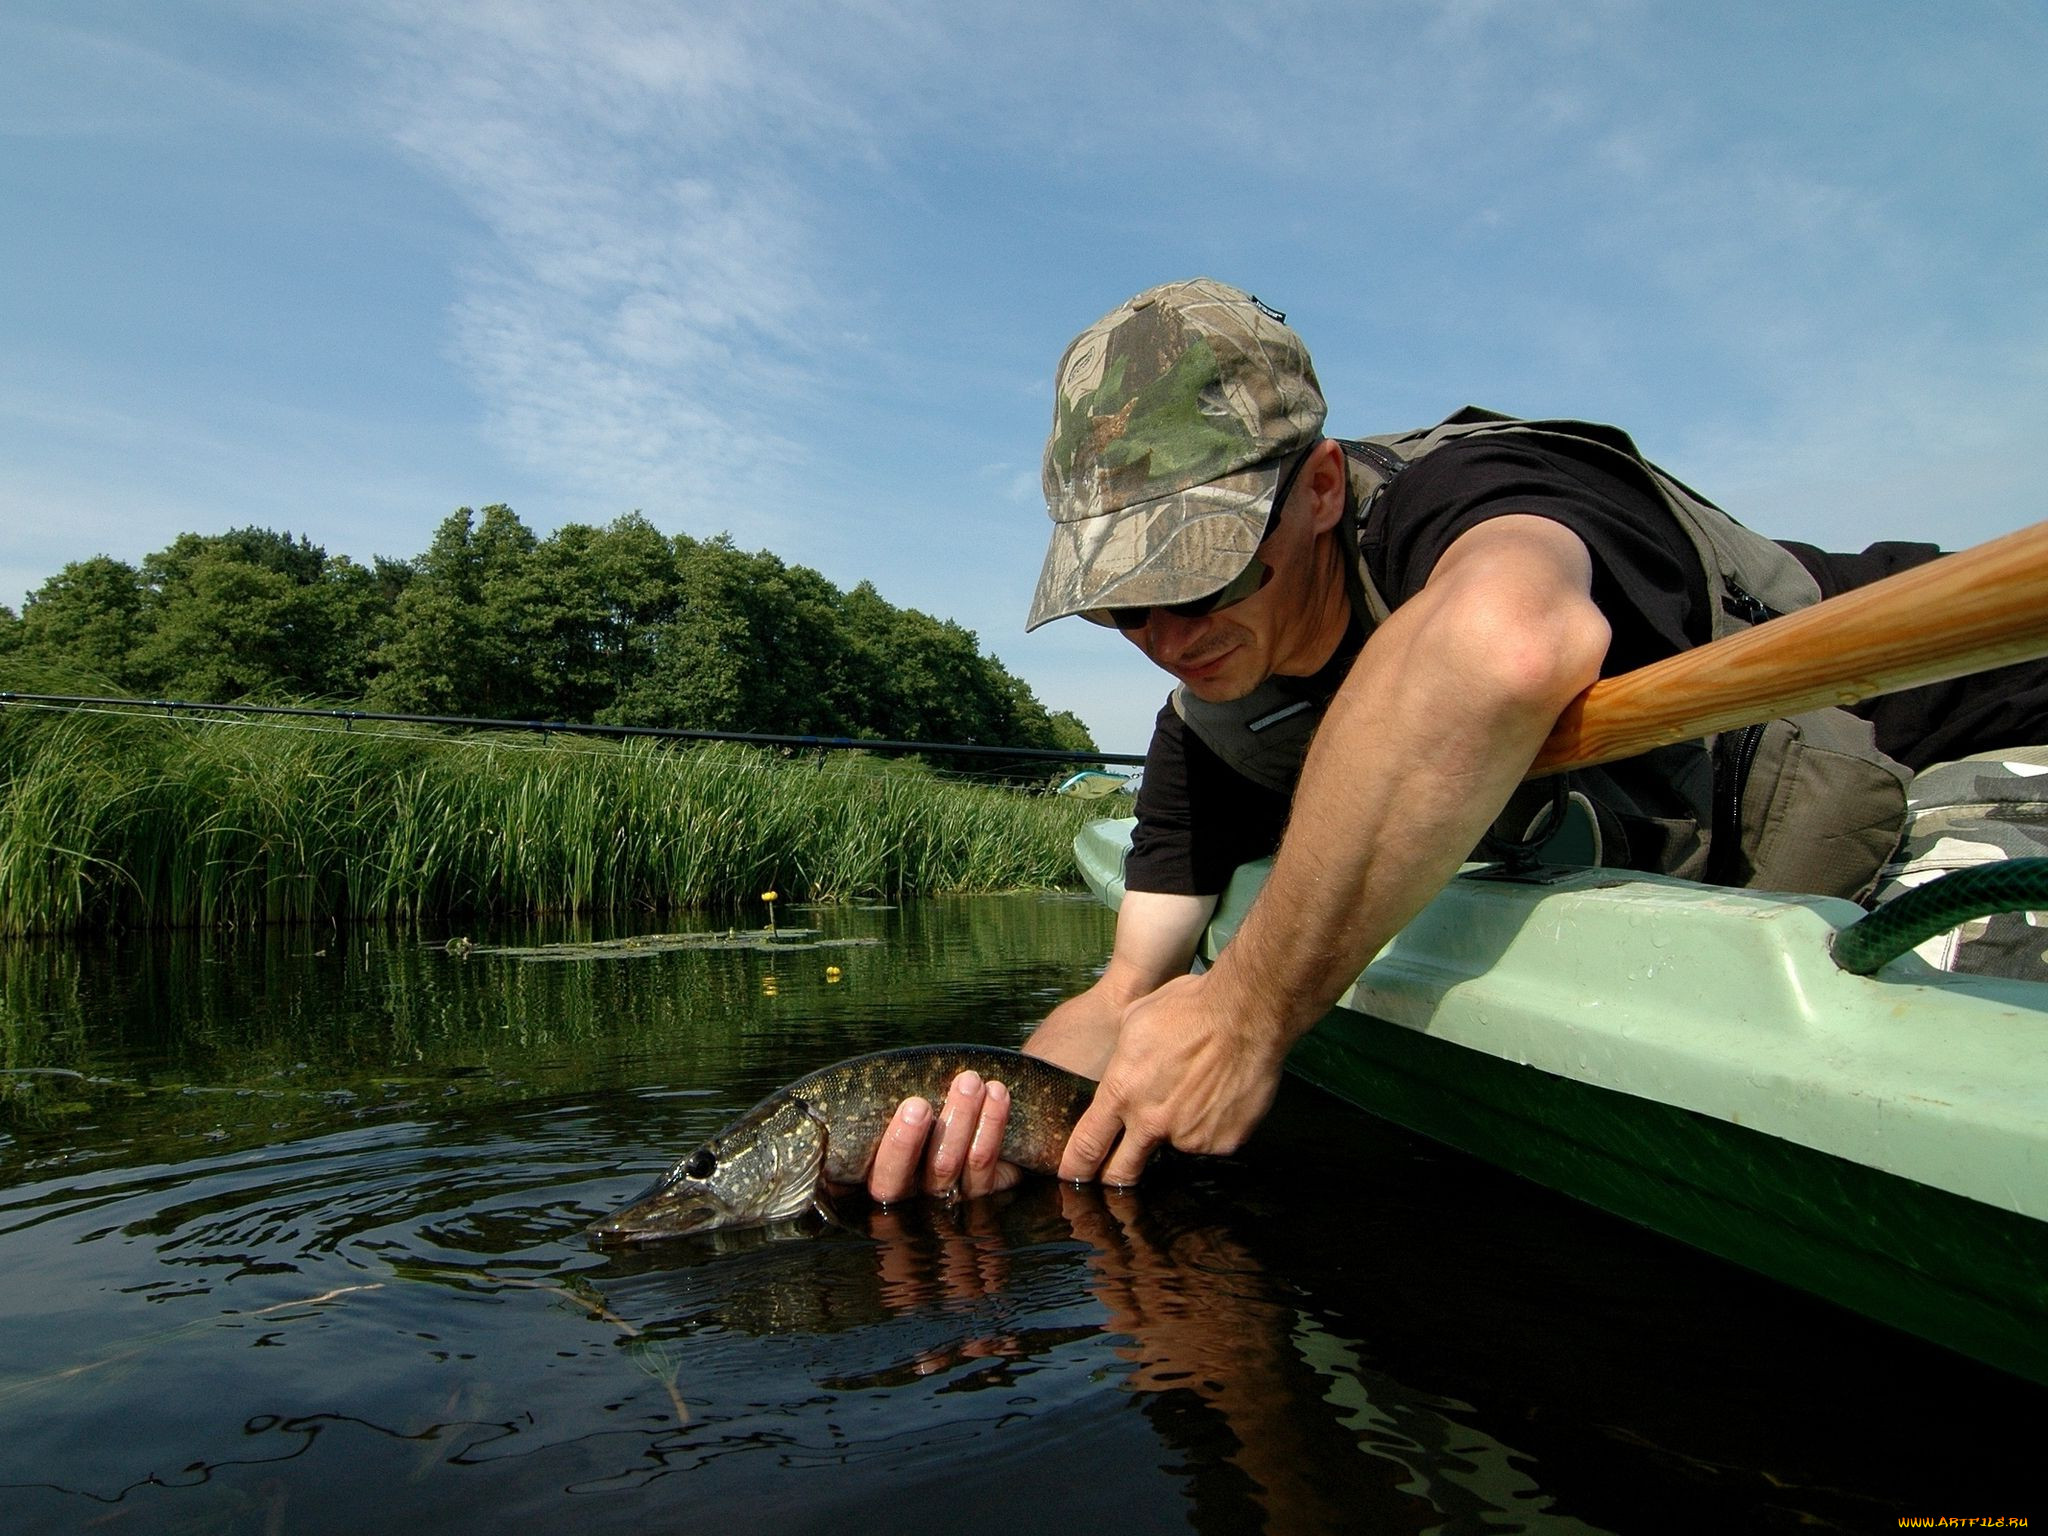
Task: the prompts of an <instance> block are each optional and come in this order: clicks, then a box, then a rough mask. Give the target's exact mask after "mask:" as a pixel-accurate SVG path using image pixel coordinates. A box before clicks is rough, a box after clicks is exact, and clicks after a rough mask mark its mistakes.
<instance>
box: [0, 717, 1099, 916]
mask: <svg viewBox="0 0 2048 1536" xmlns="http://www.w3.org/2000/svg"><path fill="white" fill-rule="evenodd" d="M1092 814H1099V812H1096V811H1091V810H1090V809H1089V808H1088V806H1086V805H1085V804H1082V803H1078V802H1076V801H1074V800H1072V799H1071V798H1067V797H1062V796H1057V795H1050V794H1039V793H1026V792H1021V791H1018V790H1015V789H1008V788H1002V787H997V786H992V785H986V784H975V783H968V782H962V781H957V780H949V779H945V778H941V777H938V776H935V775H933V774H930V773H927V772H919V771H917V769H916V768H915V767H914V766H906V765H902V764H896V763H891V762H887V761H884V760H881V759H878V758H872V757H866V756H862V755H857V754H839V755H836V756H835V757H833V758H831V759H830V760H823V759H818V760H813V759H810V758H791V757H786V756H780V755H777V754H774V753H771V752H767V751H762V750H759V749H754V748H746V747H737V746H724V745H719V746H700V747H684V748H678V747H675V746H672V745H668V744H663V743H656V742H652V741H628V742H621V743H612V742H603V741H593V740H589V739H582V738H571V737H564V736H538V737H536V736H528V735H523V734H519V733H514V732H499V733H479V734H461V735H458V734H453V733H448V732H436V731H431V730H406V729H393V728H386V727H379V728H377V729H369V728H365V727H362V726H358V727H356V728H355V729H348V728H346V727H345V726H344V725H342V724H341V723H337V722H328V721H305V722H294V723H292V724H290V725H286V726H279V725H276V724H259V723H254V722H244V721H230V720H197V719H192V718H184V717H181V718H177V719H167V718H162V717H158V716H152V715H142V714H137V713H122V712H111V713H109V712H95V711H87V710H78V711H61V712H60V711H48V710H33V709H28V708H22V707H10V708H7V709H5V710H4V711H0V933H13V934H21V933H33V932H64V931H71V930H76V929H81V928H89V927H105V926H120V925H140V926H178V927H183V926H191V925H200V926H219V925H235V926H241V925H248V924H256V923H304V922H315V921H326V920H329V919H342V918H350V919H391V920H401V921H417V920H420V919H423V918H429V917H436V916H441V915H451V914H457V913H467V912H488V913H517V912H534V913H552V912H565V913H579V914H580V913H606V912H625V911H636V910H644V911H663V910H671V909H677V908H693V907H726V906H731V907H738V906H740V905H741V904H743V903H745V904H748V905H750V906H751V904H753V903H755V902H757V901H758V900H759V897H760V894H761V893H762V892H764V891H768V890H775V891H778V892H780V893H784V894H787V895H789V896H790V897H791V899H793V900H812V901H816V900H833V899H839V900H844V899H854V898H860V897H877V896H883V897H894V896H901V895H921V894H934V893H940V892H955V891H994V890H1017V889H1031V888H1050V887H1058V886H1066V885H1070V884H1072V883H1073V865H1072V855H1071V853H1070V844H1071V840H1072V837H1073V834H1074V832H1075V830H1076V829H1077V828H1078V827H1079V826H1080V824H1081V823H1082V822H1083V821H1084V820H1086V819H1087V818H1088V817H1089V816H1090V815H1092ZM753 910H754V911H756V912H758V911H759V908H758V907H754V908H753Z"/></svg>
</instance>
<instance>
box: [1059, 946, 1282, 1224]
mask: <svg viewBox="0 0 2048 1536" xmlns="http://www.w3.org/2000/svg"><path fill="white" fill-rule="evenodd" d="M1286 1056H1287V1042H1286V1039H1285V1037H1284V1036H1283V1035H1282V1034H1281V1033H1280V1032H1279V1031H1277V1030H1274V1029H1262V1028H1259V1027H1257V1026H1256V1025H1255V1024H1254V1023H1253V1022H1252V1021H1251V1020H1250V1019H1248V1018H1247V1017H1246V1014H1245V1011H1244V1010H1243V1009H1241V1008H1239V1007H1237V1006H1236V1005H1235V1004H1234V1003H1232V1002H1231V1001H1230V1000H1229V999H1228V998H1227V997H1226V995H1225V989H1224V988H1223V987H1221V986H1219V985H1218V979H1217V977H1216V975H1215V973H1213V972H1211V973H1208V974H1205V975H1201V976H1180V977H1176V978H1175V979H1173V980H1171V981H1168V982H1167V983H1166V984H1165V985H1163V986H1161V987H1159V988H1158V989H1157V990H1155V991H1153V992H1151V993H1149V994H1148V995H1146V996H1144V997H1141V998H1139V999H1138V1000H1137V1001H1136V1002H1134V1003H1132V1004H1131V1005H1130V1006H1129V1007H1128V1008H1126V1009H1125V1010H1124V1014H1123V1023H1122V1028H1121V1029H1120V1030H1119V1032H1118V1035H1117V1044H1116V1051H1115V1053H1114V1054H1113V1055H1112V1056H1111V1057H1110V1060H1109V1065H1108V1067H1107V1069H1106V1070H1105V1071H1104V1073H1103V1077H1102V1086H1101V1087H1100V1088H1098V1089H1097V1090H1096V1092H1095V1101H1094V1103H1092V1104H1091V1105H1090V1106H1089V1107H1088V1112H1087V1113H1086V1114H1084V1115H1083V1116H1082V1117H1081V1120H1080V1123H1079V1124H1078V1125H1076V1126H1075V1127H1074V1134H1073V1135H1072V1136H1071V1137H1069V1138H1068V1140H1067V1150H1066V1155H1065V1156H1064V1157H1063V1158H1061V1160H1060V1177H1061V1178H1063V1179H1077V1180H1086V1179H1095V1178H1100V1179H1101V1180H1102V1181H1103V1182H1104V1183H1106V1184H1135V1183H1137V1181H1138V1175H1139V1174H1140V1173H1142V1172H1143V1171H1144V1168H1145V1163H1146V1161H1147V1160H1148V1159H1149V1158H1150V1157H1151V1156H1152V1153H1153V1152H1154V1151H1155V1150H1156V1149H1157V1148H1158V1147H1159V1146H1161V1145H1162V1144H1171V1145H1173V1146H1175V1147H1177V1148H1179V1149H1180V1150H1181V1151H1183V1152H1198V1153H1226V1152H1235V1151H1236V1150H1237V1149H1238V1148H1239V1147H1240V1146H1242V1145H1243V1144H1244V1142H1245V1139H1246V1138H1247V1137H1248V1136H1250V1135H1251V1133H1252V1130H1253V1128H1254V1127H1255V1126H1257V1125H1258V1123H1259V1121H1260V1120H1262V1119H1264V1118H1265V1114H1266V1111H1267V1110H1268V1109H1270V1108H1271V1107H1272V1104H1273V1095H1274V1093H1275V1092H1276V1091H1277V1090H1278V1088H1279V1086H1280V1067H1281V1063H1282V1062H1283V1061H1285V1060H1286Z"/></svg>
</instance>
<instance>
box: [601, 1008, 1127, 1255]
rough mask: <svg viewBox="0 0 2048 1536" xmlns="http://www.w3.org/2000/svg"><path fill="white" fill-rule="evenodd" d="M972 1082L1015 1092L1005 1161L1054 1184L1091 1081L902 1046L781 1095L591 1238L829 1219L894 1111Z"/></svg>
mask: <svg viewBox="0 0 2048 1536" xmlns="http://www.w3.org/2000/svg"><path fill="white" fill-rule="evenodd" d="M969 1070H972V1071H975V1072H978V1073H980V1074H981V1075H982V1077H983V1078H984V1079H989V1080H994V1081H999V1082H1001V1083H1002V1084H1003V1086H1004V1087H1005V1088H1007V1089H1008V1090H1009V1093H1010V1118H1009V1122H1008V1124H1007V1126H1006V1127H1005V1129H1004V1134H1003V1156H1004V1158H1005V1159H1006V1160H1008V1161H1010V1162H1012V1163H1015V1164H1017V1165H1018V1166H1020V1167H1023V1168H1028V1169H1030V1170H1032V1171H1033V1172H1037V1173H1054V1172H1057V1171H1058V1168H1059V1161H1060V1154H1061V1152H1062V1151H1063V1150H1064V1149H1065V1147H1066V1144H1067V1137H1068V1135H1069V1134H1070V1133H1071V1132H1072V1131H1073V1128H1074V1122H1075V1121H1076V1120H1078V1119H1080V1117H1081V1114H1082V1112H1083V1111H1084V1110H1086V1109H1087V1107H1088V1103H1089V1100H1090V1099H1092V1098H1093V1097H1094V1094H1095V1084H1094V1083H1093V1082H1092V1081H1090V1080H1089V1079H1088V1078H1085V1077H1080V1076H1077V1075H1076V1074H1074V1073H1072V1072H1068V1071H1066V1070H1065V1069H1063V1068H1060V1067H1056V1066H1054V1065H1052V1063H1050V1062H1047V1061H1041V1060H1039V1059H1038V1058H1037V1057H1035V1056H1027V1055H1025V1054H1023V1053H1022V1052H1020V1051H1009V1050H1003V1049H1001V1048H1000V1047H996V1046H985V1045H913V1046H903V1047H900V1048H898V1049H896V1050H889V1051H876V1052H873V1053H872V1054H870V1055H866V1056H854V1057H850V1058H848V1059H847V1060H845V1061H839V1062H834V1063H833V1064H832V1065H831V1066H828V1067H820V1068H819V1069H818V1070H817V1071H815V1072H811V1073H808V1074H807V1075H805V1076H803V1077H800V1078H798V1079H797V1080H796V1081H795V1082H793V1083H790V1084H788V1085H787V1086H786V1087H783V1088H779V1089H777V1090H776V1091H775V1092H774V1093H771V1094H770V1095H769V1096H768V1097H767V1098H765V1099H763V1100H762V1101H761V1102H760V1103H759V1104H756V1105H755V1106H754V1107H753V1108H752V1109H750V1110H748V1111H747V1112H746V1113H745V1114H744V1115H741V1116H740V1117H739V1118H738V1119H737V1120H734V1121H733V1122H732V1123H731V1124H730V1125H728V1126H726V1127H725V1129H723V1130H721V1131H720V1132H718V1134H717V1135H715V1136H712V1137H711V1138H710V1139H708V1140H707V1141H705V1142H704V1143H703V1144H702V1145H700V1146H699V1147H697V1148H696V1149H695V1150H693V1151H692V1152H691V1153H690V1154H689V1155H688V1156H686V1157H684V1158H683V1159H682V1160H681V1161H679V1162H678V1163H677V1164H676V1165H675V1166H674V1167H673V1168H671V1169H670V1170H669V1171H668V1173H666V1174H665V1175H663V1176H662V1178H661V1179H659V1180H657V1181H656V1182H655V1184H654V1185H653V1187H652V1188H650V1189H648V1190H647V1191H646V1192H645V1193H643V1194H642V1195H640V1196H639V1197H638V1198H637V1199H635V1200H633V1201H631V1202H629V1203H628V1204H627V1205H626V1206H624V1207H623V1208H621V1209H620V1210H617V1211H615V1212H613V1213H612V1214H611V1215H610V1216H607V1217H604V1218H603V1219H601V1220H599V1221H596V1222H593V1223H592V1224H591V1226H590V1228H589V1231H590V1235H591V1237H592V1238H593V1239H594V1240H596V1241H598V1242H601V1243H631V1242H644V1241H648V1240H651V1239H654V1238H660V1237H672V1236H680V1235H682V1234H684V1233H689V1232H709V1231H713V1230H716V1229H718V1228H723V1227H745V1226H761V1225H765V1224H767V1223H769V1222H772V1221H778V1220H783V1219H786V1218H789V1217H792V1216H797V1215H801V1214H802V1213H803V1212H805V1211H806V1210H810V1209H814V1208H822V1207H823V1205H824V1201H825V1190H824V1187H823V1186H824V1185H826V1184H827V1183H839V1184H858V1183H860V1182H861V1181H863V1180H864V1179H865V1178H866V1177H867V1174H868V1169H869V1168H870V1167H871V1166H872V1165H873V1162H874V1156H875V1149H876V1147H877V1146H879V1145H880V1143H881V1139H882V1133H883V1132H884V1131H885V1130H886V1129H887V1128H888V1125H889V1121H890V1118H891V1117H892V1116H893V1115H894V1114H895V1111H896V1106H897V1105H898V1104H900V1103H901V1102H902V1101H903V1100H904V1099H906V1098H910V1097H913V1096H915V1097H920V1098H924V1099H927V1100H929V1101H930V1102H931V1103H933V1104H935V1105H936V1104H940V1103H942V1102H943V1101H944V1099H945V1096H946V1091H947V1089H948V1088H949V1087H950V1086H951V1085H952V1082H953V1079H954V1078H955V1077H957V1076H958V1075H959V1074H960V1073H961V1072H964V1071H969Z"/></svg>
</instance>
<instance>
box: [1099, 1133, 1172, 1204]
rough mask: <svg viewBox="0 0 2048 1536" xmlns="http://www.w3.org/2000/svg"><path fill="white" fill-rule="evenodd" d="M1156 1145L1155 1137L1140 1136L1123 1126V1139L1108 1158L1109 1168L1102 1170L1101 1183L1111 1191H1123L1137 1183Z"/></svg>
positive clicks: (1157, 1143)
mask: <svg viewBox="0 0 2048 1536" xmlns="http://www.w3.org/2000/svg"><path fill="white" fill-rule="evenodd" d="M1158 1145H1159V1138H1158V1137H1157V1136H1145V1135H1141V1134H1140V1133H1139V1132H1137V1131H1135V1130H1133V1129H1132V1128H1131V1127H1130V1126H1128V1125H1127V1126H1125V1127H1124V1134H1123V1139H1122V1140H1121V1141H1119V1142H1118V1143H1117V1144H1116V1153H1115V1155H1114V1156H1113V1157H1111V1158H1110V1160H1109V1166H1108V1167H1106V1168H1104V1169H1103V1170H1102V1182H1103V1183H1105V1184H1107V1185H1108V1186H1109V1187H1110V1188H1112V1189H1124V1188H1128V1187H1129V1186H1131V1185H1133V1184H1135V1183H1137V1182H1138V1177H1139V1175H1141V1174H1142V1173H1144V1171H1145V1164H1146V1162H1147V1161H1148V1160H1149V1159H1150V1158H1151V1156H1152V1152H1153V1149H1154V1148H1156V1147H1157V1146H1158Z"/></svg>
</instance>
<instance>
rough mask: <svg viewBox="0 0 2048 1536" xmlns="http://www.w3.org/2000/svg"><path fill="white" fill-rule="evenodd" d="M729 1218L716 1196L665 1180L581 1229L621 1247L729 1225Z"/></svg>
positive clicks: (596, 1242)
mask: <svg viewBox="0 0 2048 1536" xmlns="http://www.w3.org/2000/svg"><path fill="white" fill-rule="evenodd" d="M732 1219H733V1213H732V1211H731V1210H730V1208H728V1207H727V1205H726V1204H725V1202H724V1201H723V1200H720V1199H719V1198H718V1197H717V1196H715V1195H713V1194H711V1193H709V1192H708V1191H706V1190H703V1189H698V1188H690V1187H687V1186H685V1187H677V1186H675V1185H671V1184H670V1183H668V1182H667V1181H666V1180H664V1181H663V1182H661V1183H659V1184H656V1185H655V1186H654V1187H653V1188H652V1189H650V1190H648V1191H647V1192H646V1193H645V1194H643V1195H641V1196H640V1197H639V1198H638V1199H637V1200H634V1201H631V1202H630V1203H628V1204H626V1205H623V1206H621V1207H619V1209H618V1210H616V1211H613V1212H612V1213H611V1214H610V1215H609V1216H603V1217H600V1218H598V1219H597V1220H596V1221H593V1222H592V1223H591V1224H590V1225H589V1226H587V1227H585V1228H584V1229H583V1231H584V1235H585V1236H586V1237H588V1238H589V1239H590V1241H591V1242H592V1244H594V1245H595V1246H597V1247H600V1248H621V1247H626V1246H628V1245H630V1244H634V1243H652V1242H659V1241H661V1240H662V1239H663V1238H670V1237H688V1236H690V1235H691V1234H692V1233H695V1232H709V1231H711V1230H713V1229H714V1228H717V1227H722V1226H727V1225H730V1224H731V1222H732Z"/></svg>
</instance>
